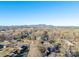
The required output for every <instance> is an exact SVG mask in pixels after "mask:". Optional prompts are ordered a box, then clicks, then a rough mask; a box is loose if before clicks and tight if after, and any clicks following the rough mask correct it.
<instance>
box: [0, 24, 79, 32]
mask: <svg viewBox="0 0 79 59" xmlns="http://www.w3.org/2000/svg"><path fill="white" fill-rule="evenodd" d="M17 28H79V26H53V25H46V24H38V25H13V26H0V31H1V30H3V31H5V30H9V29H17Z"/></svg>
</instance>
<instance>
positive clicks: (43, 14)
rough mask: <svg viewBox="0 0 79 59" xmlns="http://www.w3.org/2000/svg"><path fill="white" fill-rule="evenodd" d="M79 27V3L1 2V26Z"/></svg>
mask: <svg viewBox="0 0 79 59" xmlns="http://www.w3.org/2000/svg"><path fill="white" fill-rule="evenodd" d="M30 24H31V25H32V24H47V25H55V26H79V2H61V1H60V2H53V1H52V2H22V1H21V2H0V25H30Z"/></svg>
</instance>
